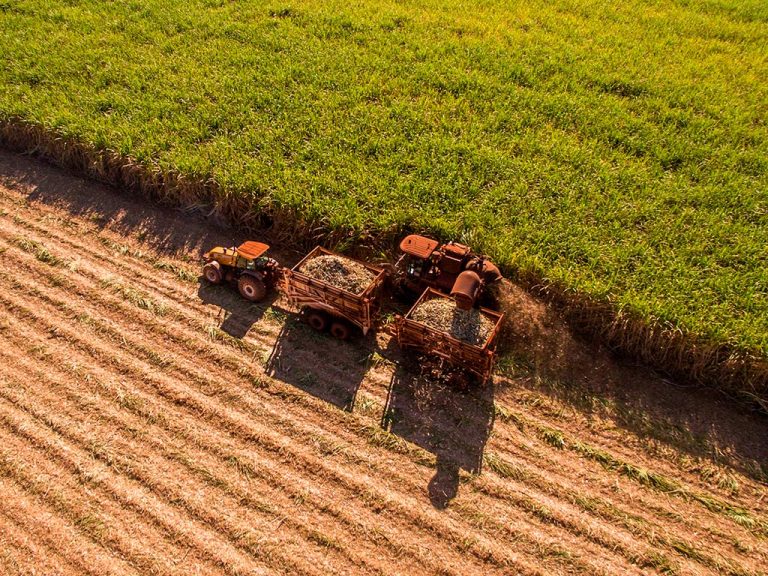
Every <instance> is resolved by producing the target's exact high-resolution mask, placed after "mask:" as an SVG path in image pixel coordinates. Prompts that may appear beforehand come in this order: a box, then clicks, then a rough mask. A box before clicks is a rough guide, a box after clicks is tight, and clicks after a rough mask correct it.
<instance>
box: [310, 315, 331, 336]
mask: <svg viewBox="0 0 768 576" xmlns="http://www.w3.org/2000/svg"><path fill="white" fill-rule="evenodd" d="M307 324H309V325H310V326H311V327H312V328H313V329H314V330H317V331H318V332H324V331H325V329H326V328H327V327H328V317H327V316H326V315H325V314H323V313H322V312H318V311H317V310H310V311H309V312H307Z"/></svg>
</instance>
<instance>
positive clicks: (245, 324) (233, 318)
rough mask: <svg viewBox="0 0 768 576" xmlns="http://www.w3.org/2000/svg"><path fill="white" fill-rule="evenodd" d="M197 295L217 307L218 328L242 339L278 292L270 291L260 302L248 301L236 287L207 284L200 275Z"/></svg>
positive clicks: (272, 301)
mask: <svg viewBox="0 0 768 576" xmlns="http://www.w3.org/2000/svg"><path fill="white" fill-rule="evenodd" d="M197 296H198V298H200V300H202V301H203V302H205V303H206V304H211V305H213V306H217V307H218V308H219V313H218V316H217V319H218V320H219V322H220V325H219V328H220V329H221V330H223V331H224V332H226V333H227V334H229V335H230V336H232V337H233V338H238V339H242V338H245V335H246V334H248V331H249V330H250V329H251V326H253V325H254V324H255V323H256V322H258V321H259V320H260V319H261V317H262V316H264V313H265V312H266V311H267V309H269V307H270V306H272V304H273V303H274V301H275V300H277V298H278V294H277V293H275V292H271V293H270V294H269V295H268V296H267V298H265V299H264V300H262V301H261V302H248V301H247V300H244V299H243V298H241V297H240V295H239V294H238V293H237V288H233V287H231V286H227V285H223V284H220V285H213V284H209V283H208V282H207V281H206V280H205V279H203V278H202V277H201V278H200V279H199V285H198V288H197Z"/></svg>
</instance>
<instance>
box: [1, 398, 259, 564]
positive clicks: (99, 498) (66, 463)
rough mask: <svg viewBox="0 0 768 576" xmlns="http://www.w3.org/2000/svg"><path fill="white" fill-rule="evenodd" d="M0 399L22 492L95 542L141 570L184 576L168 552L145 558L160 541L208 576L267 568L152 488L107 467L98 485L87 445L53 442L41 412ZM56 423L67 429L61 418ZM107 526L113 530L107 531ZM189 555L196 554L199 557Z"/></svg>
mask: <svg viewBox="0 0 768 576" xmlns="http://www.w3.org/2000/svg"><path fill="white" fill-rule="evenodd" d="M2 396H3V398H2V400H0V438H3V441H4V442H5V443H6V445H7V446H13V447H14V448H15V451H16V452H17V453H19V454H23V456H18V457H16V458H14V457H13V456H12V455H6V457H5V458H6V466H7V467H8V468H12V469H11V470H10V474H11V475H12V478H13V480H14V481H15V482H16V483H18V484H19V485H20V486H22V487H23V488H24V490H25V491H27V492H31V493H33V494H35V495H37V496H39V497H40V498H41V499H43V501H45V502H47V503H48V504H49V505H52V506H53V507H54V508H55V510H56V512H57V513H59V514H61V515H62V516H64V517H65V518H67V520H68V521H69V522H71V523H74V524H75V525H76V526H78V527H79V528H80V529H81V531H84V532H85V534H87V535H88V536H89V537H90V538H91V540H92V541H93V542H94V543H98V544H100V545H101V546H104V547H105V548H107V549H109V550H111V551H112V552H113V553H115V554H116V555H117V556H122V557H125V558H127V559H128V562H130V564H131V565H132V566H134V567H135V569H136V572H137V573H163V574H174V573H176V574H185V573H186V570H185V569H184V567H174V566H172V564H171V563H170V562H169V560H170V559H168V558H167V556H161V558H160V560H158V559H156V558H155V557H153V558H150V557H148V555H147V554H146V551H145V550H144V543H147V542H155V541H158V540H164V541H165V545H166V546H169V547H170V548H171V549H173V548H174V546H171V544H172V543H174V542H178V541H181V542H183V543H185V544H186V545H187V546H188V547H189V548H191V549H194V550H195V551H196V552H199V553H200V557H199V558H197V559H196V560H197V562H198V565H199V566H201V567H205V572H208V573H217V574H218V573H222V572H221V569H222V568H223V572H224V573H226V574H232V575H235V574H247V573H253V574H259V573H265V572H264V571H263V570H262V569H260V568H258V567H257V564H256V563H254V562H251V561H249V560H247V559H246V558H245V557H244V556H242V555H239V554H237V553H235V552H234V551H232V550H230V549H229V548H228V547H227V545H226V544H225V543H224V542H223V541H222V540H221V539H220V538H219V537H218V536H217V535H215V534H214V533H211V532H207V531H206V530H205V529H204V528H202V527H201V526H199V525H198V526H195V525H193V524H192V522H189V521H186V520H184V519H182V518H181V517H180V516H179V515H178V514H174V513H173V511H172V510H171V509H170V507H169V506H168V505H164V504H163V503H161V502H159V501H158V500H157V499H156V498H154V497H153V496H152V494H151V493H149V491H147V490H142V489H141V488H140V487H137V486H133V485H131V483H130V482H129V481H127V480H125V479H121V478H118V477H115V478H110V479H109V481H107V480H104V479H103V478H102V476H106V473H104V472H103V471H102V470H103V469H102V470H99V471H98V472H96V473H97V474H99V476H100V477H99V480H98V481H97V482H93V481H89V478H88V476H87V472H86V471H87V470H89V469H90V467H89V463H90V460H91V458H90V456H89V455H88V454H87V453H86V451H85V449H84V448H78V447H76V446H74V445H71V444H66V443H63V442H61V439H60V437H57V436H54V435H50V436H51V437H52V438H55V441H54V440H48V439H47V437H44V433H45V432H50V431H52V430H54V427H53V426H51V427H45V425H44V424H41V423H40V422H39V418H40V417H39V415H37V416H36V415H34V414H32V415H30V414H25V413H24V412H23V411H21V412H19V410H18V409H16V408H15V407H13V406H12V405H11V403H10V402H9V400H8V399H7V398H6V397H5V395H4V394H2ZM36 420H38V421H37V422H36ZM56 425H57V426H58V427H59V428H61V427H62V426H63V425H62V424H61V423H57V424H56ZM100 468H101V467H100ZM104 469H106V467H104ZM40 477H55V478H57V480H58V482H57V484H56V490H55V492H51V491H50V490H49V487H48V486H47V483H44V482H41V481H40V480H39V478H40ZM83 484H86V485H87V486H88V491H87V499H86V497H85V496H84V495H83V494H82V493H81V490H82V485H83ZM121 514H122V516H121ZM124 516H127V517H125V518H124ZM102 518H106V519H107V520H103V519H102ZM106 527H110V528H113V529H111V530H106ZM139 529H140V530H139ZM137 531H139V534H137V533H136V532H137ZM102 532H103V533H102ZM158 532H160V534H161V535H158ZM162 533H164V534H166V535H167V536H162ZM126 535H129V536H126ZM173 556H175V557H176V558H181V557H183V556H184V552H182V551H180V550H177V551H175V553H174V554H173ZM191 559H195V558H194V556H193V557H192V558H191ZM158 562H159V563H158Z"/></svg>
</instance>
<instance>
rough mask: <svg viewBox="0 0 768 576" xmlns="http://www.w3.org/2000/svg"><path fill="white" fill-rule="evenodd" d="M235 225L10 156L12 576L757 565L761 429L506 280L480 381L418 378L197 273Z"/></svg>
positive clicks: (676, 570) (767, 524) (5, 302)
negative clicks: (489, 375) (581, 329)
mask: <svg viewBox="0 0 768 576" xmlns="http://www.w3.org/2000/svg"><path fill="white" fill-rule="evenodd" d="M230 240H231V238H230V232H229V231H228V230H224V229H217V228H215V227H212V226H211V225H210V224H206V223H205V221H204V220H203V219H202V218H199V217H196V216H194V215H193V214H190V213H189V212H183V211H168V210H165V211H163V210H160V209H158V208H154V207H151V206H148V205H146V204H141V203H140V201H139V200H131V199H128V198H127V197H126V196H125V195H121V194H117V193H115V192H113V191H111V190H110V189H107V188H104V187H102V186H100V185H96V184H92V183H88V182H86V181H83V180H79V179H76V178H74V177H71V176H67V175H65V174H64V173H62V172H60V171H58V170H57V169H54V168H51V167H49V166H48V165H45V164H41V163H38V162H37V161H33V160H30V159H26V158H23V157H21V156H12V155H9V154H7V153H0V310H2V314H1V315H0V573H1V574H3V575H6V574H8V575H15V574H31V573H35V574H46V575H52V574H72V575H82V574H93V575H98V576H103V575H106V574H142V575H144V574H179V575H184V576H188V575H190V574H201V575H202V574H205V575H212V574H260V573H265V574H291V575H294V574H317V575H320V574H323V575H324V574H408V575H411V574H457V575H458V574H461V575H466V574H482V575H488V574H525V575H533V574H540V575H550V574H606V575H614V574H654V573H662V574H680V575H683V574H691V575H693V574H695V575H704V574H738V575H755V576H757V575H759V574H765V568H766V566H768V543H767V542H768V540H767V539H768V485H767V484H766V480H768V476H767V475H766V473H768V424H767V423H766V420H765V419H764V418H762V417H758V416H756V415H754V414H750V413H745V412H740V411H739V410H740V409H739V408H738V407H734V406H733V405H730V404H728V403H727V402H724V401H723V399H722V398H721V397H720V396H717V395H714V394H712V395H710V394H708V393H706V391H704V392H702V391H701V390H690V389H686V388H682V387H679V386H676V385H674V383H670V382H668V381H664V380H661V379H660V378H659V377H657V376H654V375H653V374H651V373H650V372H648V371H647V370H645V369H643V368H638V367H636V366H632V365H624V364H619V363H617V362H616V361H614V360H611V358H610V356H609V355H608V354H607V353H606V352H605V351H604V350H601V349H595V348H590V347H587V346H586V345H584V344H582V343H581V342H580V341H579V340H577V339H575V338H574V337H573V336H572V335H571V334H570V332H568V330H567V329H565V327H564V325H563V323H562V321H561V320H560V319H559V318H558V316H557V315H556V314H554V313H553V312H552V311H551V310H548V309H547V308H545V307H544V306H542V305H541V304H540V303H537V302H536V301H535V300H532V299H531V297H530V296H528V295H527V294H526V293H525V292H523V291H521V290H519V289H515V288H513V287H511V286H509V287H508V294H507V296H506V299H507V305H508V307H509V309H510V310H511V311H513V314H512V315H511V320H510V323H509V332H510V334H508V335H507V339H508V342H509V344H508V350H507V353H506V355H505V356H504V357H503V358H502V362H501V365H500V368H499V375H498V376H497V377H496V378H495V382H494V385H493V386H487V387H484V388H473V389H470V390H468V391H464V392H461V391H458V390H455V389H452V388H449V387H446V386H444V385H442V384H441V383H440V382H426V381H425V380H423V379H421V378H419V377H418V376H417V372H416V370H415V366H413V365H412V364H411V363H409V362H408V361H407V360H406V359H404V358H402V357H401V356H400V355H399V354H398V352H397V347H396V346H395V345H394V344H393V343H392V342H390V340H389V338H388V336H386V334H383V333H379V334H378V336H375V337H369V338H367V339H363V340H362V341H357V342H350V343H341V342H337V341H334V340H332V339H330V338H326V337H323V336H320V335H317V334H315V333H313V332H312V331H311V330H310V329H309V328H308V327H306V326H305V325H303V324H302V323H301V322H299V321H298V320H297V318H296V316H295V315H294V314H293V313H292V311H290V310H286V309H285V308H284V305H283V304H282V302H281V301H280V300H274V301H270V302H265V303H261V304H255V305H254V304H249V303H247V302H245V301H243V300H241V299H240V298H239V296H238V295H237V293H236V291H235V290H234V289H230V288H227V287H226V286H217V287H212V286H209V285H207V284H206V283H205V282H204V281H201V280H200V279H199V278H198V275H199V270H200V269H199V264H198V261H197V259H198V258H199V256H200V254H201V252H202V251H203V250H205V249H208V248H210V247H211V246H212V245H215V244H219V243H225V244H226V243H228V242H229V241H230ZM237 240H240V239H239V238H238V239H237ZM276 255H277V256H278V257H279V258H280V259H281V260H283V261H285V262H286V263H289V264H290V263H291V262H294V263H295V262H296V261H298V259H299V256H300V255H299V254H290V253H282V252H280V251H278V252H277V254H276ZM514 358H521V359H525V360H526V361H525V362H522V361H520V360H518V361H514V360H513V359H514Z"/></svg>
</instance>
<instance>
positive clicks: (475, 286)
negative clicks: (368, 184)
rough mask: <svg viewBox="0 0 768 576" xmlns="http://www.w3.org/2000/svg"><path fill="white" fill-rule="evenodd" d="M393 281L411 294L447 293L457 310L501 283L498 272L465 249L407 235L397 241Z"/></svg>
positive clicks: (481, 257)
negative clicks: (433, 290) (395, 271)
mask: <svg viewBox="0 0 768 576" xmlns="http://www.w3.org/2000/svg"><path fill="white" fill-rule="evenodd" d="M400 250H401V251H402V252H403V255H402V256H401V257H400V259H399V260H398V262H397V264H396V266H395V268H396V270H397V276H398V277H397V282H398V284H399V286H400V287H401V288H403V289H404V290H405V291H407V292H410V293H411V294H413V295H418V294H421V293H422V292H423V291H424V289H426V288H434V289H435V290H438V291H440V292H442V293H444V294H449V295H450V296H451V297H453V299H454V300H455V301H456V305H457V306H458V307H460V308H464V309H467V308H471V307H472V306H474V305H475V303H476V302H477V301H478V299H479V298H480V296H481V295H482V293H483V290H484V288H485V287H486V286H488V285H490V284H493V283H494V282H498V281H499V280H501V273H500V272H499V269H498V268H497V267H496V266H495V265H494V264H493V263H492V262H491V261H490V260H488V259H487V258H486V257H485V256H482V255H478V254H474V253H473V252H472V250H471V249H470V248H469V246H465V245H463V244H458V243H456V242H448V243H447V244H442V245H441V244H440V243H439V242H438V241H437V240H433V239H431V238H426V237H424V236H419V235H417V234H411V235H410V236H406V237H405V238H403V240H402V242H400Z"/></svg>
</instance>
